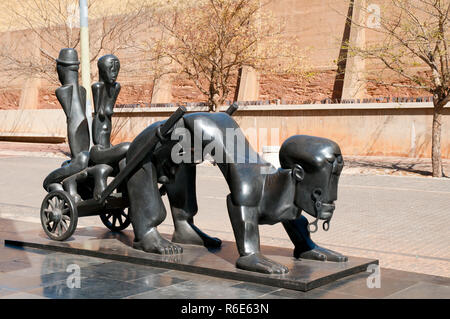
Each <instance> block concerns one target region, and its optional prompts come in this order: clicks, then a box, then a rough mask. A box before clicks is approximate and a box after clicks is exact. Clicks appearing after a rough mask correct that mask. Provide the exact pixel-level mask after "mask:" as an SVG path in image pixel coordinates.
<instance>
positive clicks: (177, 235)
mask: <svg viewBox="0 0 450 319" xmlns="http://www.w3.org/2000/svg"><path fill="white" fill-rule="evenodd" d="M172 241H173V242H174V243H179V244H186V245H198V246H205V247H206V248H213V249H214V248H219V247H220V246H221V245H222V241H221V240H220V239H219V238H216V237H210V236H208V235H207V234H205V233H204V232H202V231H201V230H200V229H198V228H197V227H196V226H195V225H194V224H191V223H189V222H187V221H178V222H177V224H176V227H175V231H174V233H173V236H172Z"/></svg>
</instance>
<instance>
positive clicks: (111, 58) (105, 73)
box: [97, 54, 120, 84]
mask: <svg viewBox="0 0 450 319" xmlns="http://www.w3.org/2000/svg"><path fill="white" fill-rule="evenodd" d="M97 66H98V73H99V76H100V81H103V82H105V83H108V84H113V83H114V82H116V80H117V76H118V75H119V71H120V62H119V59H118V58H117V57H116V56H115V55H112V54H107V55H104V56H102V57H101V58H100V59H98V63H97Z"/></svg>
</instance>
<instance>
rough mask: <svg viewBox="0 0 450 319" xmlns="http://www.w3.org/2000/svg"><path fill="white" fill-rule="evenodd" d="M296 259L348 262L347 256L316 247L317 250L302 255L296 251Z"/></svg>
mask: <svg viewBox="0 0 450 319" xmlns="http://www.w3.org/2000/svg"><path fill="white" fill-rule="evenodd" d="M294 257H295V258H300V259H310V260H320V261H332V262H346V261H347V260H348V258H347V256H344V255H342V254H340V253H338V252H335V251H332V250H329V249H326V248H323V247H320V246H316V247H315V248H313V249H311V250H308V251H305V252H302V253H300V252H298V250H297V249H295V250H294Z"/></svg>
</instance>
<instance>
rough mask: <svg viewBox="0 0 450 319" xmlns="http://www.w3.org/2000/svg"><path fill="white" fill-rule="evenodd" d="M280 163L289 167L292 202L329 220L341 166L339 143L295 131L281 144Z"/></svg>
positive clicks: (332, 210)
mask: <svg viewBox="0 0 450 319" xmlns="http://www.w3.org/2000/svg"><path fill="white" fill-rule="evenodd" d="M280 164H281V167H282V168H284V169H291V170H292V176H293V178H294V179H295V181H296V188H295V200H294V203H295V205H296V206H297V207H298V208H300V209H302V210H304V211H306V212H307V213H308V214H310V215H312V216H314V217H316V218H320V219H322V220H329V219H330V218H331V217H332V215H333V212H334V208H335V206H334V201H335V200H337V187H338V180H339V176H340V174H341V171H342V168H343V167H344V161H343V159H342V154H341V150H340V148H339V146H338V145H337V144H336V143H335V142H333V141H330V140H328V139H325V138H320V137H314V136H307V135H295V136H292V137H290V138H289V139H287V140H286V141H285V142H284V143H283V145H282V146H281V149H280Z"/></svg>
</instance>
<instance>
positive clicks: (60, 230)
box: [57, 222, 63, 236]
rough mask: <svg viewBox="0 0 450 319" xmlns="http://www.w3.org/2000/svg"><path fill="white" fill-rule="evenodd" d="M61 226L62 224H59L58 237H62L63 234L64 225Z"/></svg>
mask: <svg viewBox="0 0 450 319" xmlns="http://www.w3.org/2000/svg"><path fill="white" fill-rule="evenodd" d="M61 224H62V223H61V222H59V223H58V227H57V229H58V236H61V235H62V232H63V229H62V225H61Z"/></svg>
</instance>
